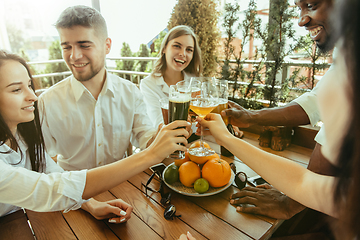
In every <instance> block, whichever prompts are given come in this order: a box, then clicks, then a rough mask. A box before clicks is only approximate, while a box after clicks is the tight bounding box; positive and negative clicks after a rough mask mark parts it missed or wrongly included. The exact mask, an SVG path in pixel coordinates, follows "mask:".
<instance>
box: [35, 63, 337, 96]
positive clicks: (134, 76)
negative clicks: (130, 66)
mask: <svg viewBox="0 0 360 240" xmlns="http://www.w3.org/2000/svg"><path fill="white" fill-rule="evenodd" d="M116 60H126V61H147V62H151V69H152V68H153V66H154V62H155V61H156V60H157V58H156V57H116V58H113V57H111V58H110V57H109V58H106V65H107V69H108V71H109V72H113V73H117V74H120V76H121V77H124V78H125V77H126V76H130V81H132V82H134V83H136V84H139V83H140V81H141V79H140V78H141V76H148V75H150V73H148V72H137V71H127V70H116V69H115V66H116V64H115V61H116ZM271 62H272V61H263V60H261V59H260V60H243V61H241V64H251V65H257V64H261V63H271ZM49 63H50V64H52V63H65V61H64V60H63V59H59V60H48V61H38V62H29V65H41V64H49ZM230 63H233V64H234V63H236V62H235V60H231V61H230ZM311 64H312V63H311V62H310V61H299V60H292V59H290V58H286V61H285V63H283V68H282V72H281V74H279V75H278V76H277V77H278V78H279V82H280V83H282V82H284V80H285V79H286V78H288V77H289V74H290V68H291V67H309V66H311ZM328 66H330V64H328ZM69 75H71V71H65V72H61V73H46V74H38V75H34V76H33V77H34V78H35V79H37V80H38V83H39V87H40V89H42V88H43V81H42V79H44V78H47V79H48V78H50V79H51V83H50V85H53V84H55V80H54V77H56V76H61V77H63V78H66V77H67V76H69ZM237 84H239V85H248V84H249V83H248V82H241V81H238V82H237ZM254 87H255V88H257V87H265V85H264V84H254ZM275 88H280V86H275ZM289 89H290V90H292V91H297V92H306V91H310V89H306V88H289Z"/></svg>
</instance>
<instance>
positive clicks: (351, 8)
mask: <svg viewBox="0 0 360 240" xmlns="http://www.w3.org/2000/svg"><path fill="white" fill-rule="evenodd" d="M335 9H336V10H335V11H336V12H335V14H334V15H335V17H334V18H333V20H334V21H333V22H334V26H335V37H336V38H335V40H338V39H340V40H341V41H340V42H339V43H341V45H340V46H339V48H340V52H341V53H342V54H344V58H345V62H346V66H347V73H348V80H349V82H350V86H351V89H350V91H351V94H350V96H351V98H352V99H351V114H352V115H351V116H350V117H351V118H350V125H349V128H348V129H349V130H348V131H347V133H346V135H345V138H344V141H343V143H342V148H341V150H340V154H339V157H338V165H339V167H340V168H341V169H342V171H341V173H340V176H339V178H338V180H337V182H336V185H335V192H334V201H335V206H337V208H338V209H339V210H340V221H339V225H338V226H336V227H335V230H336V231H335V233H336V234H337V237H338V239H351V240H353V239H359V237H360V227H359V222H360V204H359V203H360V188H359V186H360V76H359V69H360V45H359V39H360V15H359V12H360V2H359V0H341V1H338V5H337V6H336V7H335ZM335 64H336V63H335Z"/></svg>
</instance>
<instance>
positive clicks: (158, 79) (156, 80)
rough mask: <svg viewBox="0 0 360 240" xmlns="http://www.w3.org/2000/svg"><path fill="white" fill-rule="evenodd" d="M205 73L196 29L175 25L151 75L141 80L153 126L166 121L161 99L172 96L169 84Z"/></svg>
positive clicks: (141, 88) (164, 42)
mask: <svg viewBox="0 0 360 240" xmlns="http://www.w3.org/2000/svg"><path fill="white" fill-rule="evenodd" d="M201 73H202V61H201V49H200V47H199V43H198V40H197V37H196V35H195V33H194V31H193V30H192V29H191V28H190V27H188V26H185V25H179V26H176V27H173V28H172V29H171V30H170V31H169V32H168V33H167V34H166V36H165V37H164V39H163V41H162V43H161V47H160V50H159V59H158V60H157V61H156V63H155V66H154V69H153V71H152V73H151V75H149V76H147V77H146V78H144V79H142V80H141V82H140V91H141V93H142V94H143V96H144V101H145V103H146V107H147V113H148V115H149V117H150V120H151V122H152V124H153V126H154V127H157V126H158V125H159V124H161V123H164V121H163V116H162V113H161V105H160V99H162V98H165V97H169V89H170V88H169V86H170V85H175V84H176V83H177V82H179V81H182V80H188V79H190V78H191V77H199V76H200V75H201Z"/></svg>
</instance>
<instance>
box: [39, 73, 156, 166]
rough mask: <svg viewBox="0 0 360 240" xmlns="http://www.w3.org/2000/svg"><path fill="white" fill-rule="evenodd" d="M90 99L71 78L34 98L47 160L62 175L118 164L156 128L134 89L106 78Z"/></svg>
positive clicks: (125, 81) (116, 79)
mask: <svg viewBox="0 0 360 240" xmlns="http://www.w3.org/2000/svg"><path fill="white" fill-rule="evenodd" d="M106 75H107V78H106V80H105V83H104V86H103V89H102V90H101V92H100V94H99V96H98V99H97V100H96V99H95V98H94V97H93V96H92V95H91V93H90V92H89V91H88V89H87V88H86V87H85V86H84V85H83V84H82V83H81V82H79V81H78V80H76V79H75V78H74V77H73V76H70V77H68V78H66V79H64V80H63V81H61V82H59V83H57V84H56V85H54V86H52V87H51V88H49V89H48V90H47V91H46V92H44V93H43V94H41V95H40V98H39V104H38V105H39V109H40V115H41V118H40V121H41V123H42V131H43V135H44V140H45V146H46V149H47V151H48V153H49V154H50V156H55V155H58V158H57V159H58V164H59V165H60V166H61V167H62V168H63V169H65V170H78V169H90V168H94V167H97V166H101V165H105V164H108V163H111V162H114V161H116V160H119V159H122V158H123V157H124V155H125V152H126V150H127V148H128V146H129V143H130V142H132V144H133V145H135V146H138V147H140V148H142V149H144V148H145V147H146V144H147V142H148V141H149V139H150V138H151V137H152V136H153V135H154V133H155V132H156V129H154V128H153V127H152V126H151V122H150V120H149V118H148V116H147V113H146V106H145V103H144V101H143V98H142V96H141V93H140V91H139V89H138V88H137V86H136V85H135V84H133V83H131V82H130V81H128V80H125V79H122V78H120V77H118V76H115V75H112V74H109V73H108V72H107V73H106Z"/></svg>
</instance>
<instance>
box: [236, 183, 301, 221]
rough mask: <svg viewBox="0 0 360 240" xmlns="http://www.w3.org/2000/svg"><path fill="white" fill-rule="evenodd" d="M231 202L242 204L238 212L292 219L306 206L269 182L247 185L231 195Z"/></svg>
mask: <svg viewBox="0 0 360 240" xmlns="http://www.w3.org/2000/svg"><path fill="white" fill-rule="evenodd" d="M230 203H231V204H233V205H241V206H238V207H237V208H236V210H237V211H238V212H243V213H252V214H259V215H264V216H267V217H271V218H276V219H290V218H291V217H293V216H294V215H295V214H297V213H298V212H300V211H302V210H303V209H304V208H305V207H304V206H303V205H301V204H300V203H298V202H296V201H294V200H292V199H291V198H289V197H287V196H286V195H284V194H282V193H281V192H279V191H278V190H277V189H275V188H274V187H272V186H270V185H268V184H262V185H259V186H257V187H249V186H248V187H245V188H243V189H242V190H241V191H240V192H238V193H235V194H233V195H232V196H231V200H230ZM244 204H251V205H254V206H247V205H244Z"/></svg>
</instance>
